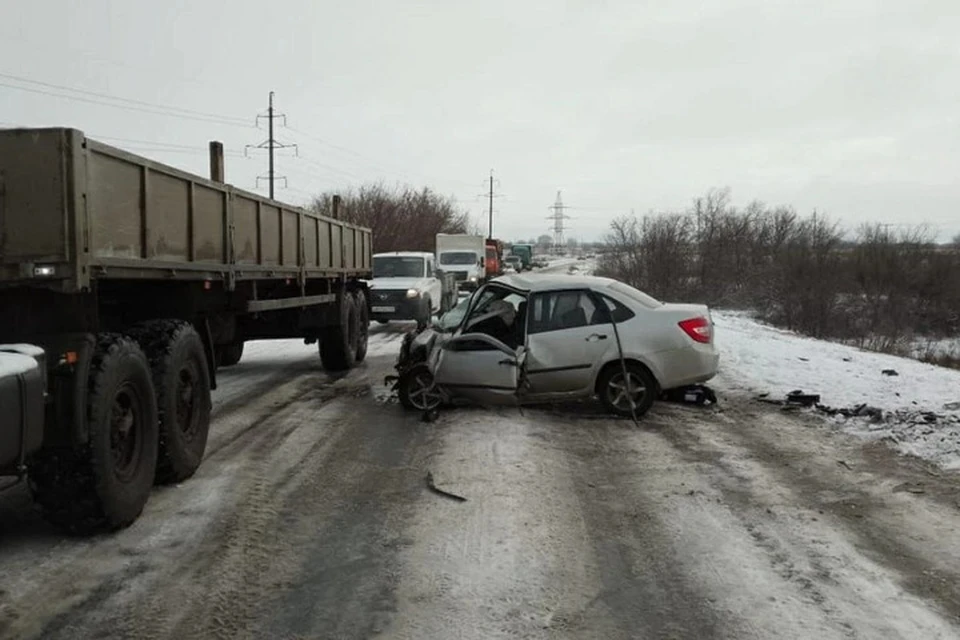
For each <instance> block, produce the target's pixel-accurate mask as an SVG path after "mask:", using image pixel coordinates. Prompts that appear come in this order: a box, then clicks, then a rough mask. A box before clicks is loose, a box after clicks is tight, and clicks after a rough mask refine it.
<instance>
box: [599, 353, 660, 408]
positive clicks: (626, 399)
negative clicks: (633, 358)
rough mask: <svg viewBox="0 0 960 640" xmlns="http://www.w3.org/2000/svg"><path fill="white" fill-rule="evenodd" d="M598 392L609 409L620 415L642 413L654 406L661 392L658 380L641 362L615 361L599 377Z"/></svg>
mask: <svg viewBox="0 0 960 640" xmlns="http://www.w3.org/2000/svg"><path fill="white" fill-rule="evenodd" d="M597 393H598V395H599V396H600V401H601V402H603V406H604V407H606V409H607V411H609V412H610V413H613V414H615V415H618V416H626V417H633V416H636V417H638V418H639V417H640V416H642V415H644V414H645V413H646V412H647V411H649V410H650V407H651V406H653V401H654V400H655V399H656V395H657V381H656V380H654V378H653V375H651V373H650V372H649V371H648V370H647V368H646V367H644V366H643V365H641V364H638V363H636V362H628V363H626V376H624V367H623V366H621V364H620V363H619V362H618V363H615V364H613V365H610V366H608V367H607V368H606V369H605V370H604V372H603V373H602V374H601V375H600V379H599V380H598V381H597Z"/></svg>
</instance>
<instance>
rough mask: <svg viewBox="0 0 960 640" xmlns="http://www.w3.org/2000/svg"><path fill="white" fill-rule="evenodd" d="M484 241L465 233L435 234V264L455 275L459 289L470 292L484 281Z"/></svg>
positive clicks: (485, 253)
mask: <svg viewBox="0 0 960 640" xmlns="http://www.w3.org/2000/svg"><path fill="white" fill-rule="evenodd" d="M486 255H487V249H486V241H485V239H484V237H483V236H475V235H469V234H465V233H456V234H454V233H438V234H437V264H438V265H439V267H440V269H442V270H443V271H448V272H452V273H454V274H455V277H456V280H457V283H458V284H459V285H460V288H461V289H464V290H467V291H472V290H474V289H476V288H477V287H478V286H480V285H481V284H483V282H484V281H485V280H486V275H487V274H486Z"/></svg>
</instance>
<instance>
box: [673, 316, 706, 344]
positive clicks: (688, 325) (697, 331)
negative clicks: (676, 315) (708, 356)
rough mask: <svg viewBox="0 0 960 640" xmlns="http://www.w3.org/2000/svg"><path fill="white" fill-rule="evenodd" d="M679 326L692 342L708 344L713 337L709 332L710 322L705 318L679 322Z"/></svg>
mask: <svg viewBox="0 0 960 640" xmlns="http://www.w3.org/2000/svg"><path fill="white" fill-rule="evenodd" d="M679 324H680V328H681V329H683V332H684V333H686V334H687V335H688V336H690V338H691V339H692V340H693V341H694V342H699V343H701V344H709V343H710V340H711V338H712V337H713V336H712V335H711V333H712V332H711V331H710V321H709V320H707V319H706V318H703V317H699V318H690V319H689V320H683V321H681V322H680V323H679Z"/></svg>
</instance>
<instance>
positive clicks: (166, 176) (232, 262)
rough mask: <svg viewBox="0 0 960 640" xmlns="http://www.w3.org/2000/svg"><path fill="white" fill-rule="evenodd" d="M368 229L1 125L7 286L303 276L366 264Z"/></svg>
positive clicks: (0, 197) (76, 136)
mask: <svg viewBox="0 0 960 640" xmlns="http://www.w3.org/2000/svg"><path fill="white" fill-rule="evenodd" d="M371 254H372V250H371V234H370V230H369V229H364V228H361V227H357V226H355V225H351V224H347V223H345V222H342V221H338V220H334V219H332V218H328V217H324V216H320V215H317V214H314V213H311V212H309V211H306V210H304V209H300V208H296V207H292V206H289V205H286V204H283V203H280V202H277V201H274V200H270V199H268V198H263V197H261V196H258V195H256V194H253V193H250V192H247V191H243V190H241V189H237V188H235V187H232V186H230V185H227V184H222V183H219V182H214V181H211V180H207V179H205V178H202V177H200V176H196V175H192V174H189V173H187V172H184V171H180V170H179V169H175V168H173V167H170V166H167V165H164V164H161V163H158V162H154V161H151V160H148V159H146V158H143V157H140V156H137V155H134V154H131V153H127V152H125V151H122V150H120V149H117V148H115V147H111V146H109V145H106V144H103V143H100V142H97V141H96V140H92V139H90V138H87V137H86V136H85V135H84V134H83V132H81V131H78V130H75V129H66V128H55V129H6V130H0V287H4V286H17V285H28V286H36V285H42V286H45V287H48V288H52V289H55V290H58V291H61V292H65V293H69V292H79V291H85V290H88V289H89V288H90V286H91V280H95V279H100V278H109V279H137V278H141V279H144V278H145V279H153V280H157V279H161V280H178V279H179V280H213V281H218V280H219V281H222V282H223V287H224V288H225V289H226V290H233V288H234V287H235V285H236V283H237V282H238V281H242V280H263V279H272V278H276V279H278V280H282V279H293V278H296V279H297V280H298V281H299V282H303V281H304V280H307V279H309V278H311V277H330V276H334V275H338V274H341V275H344V276H360V277H363V276H364V275H365V274H367V273H369V272H370V270H371Z"/></svg>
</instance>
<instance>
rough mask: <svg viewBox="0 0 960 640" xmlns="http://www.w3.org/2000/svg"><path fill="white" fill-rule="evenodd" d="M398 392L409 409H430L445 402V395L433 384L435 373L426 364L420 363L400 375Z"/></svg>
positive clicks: (403, 403) (401, 400) (401, 402)
mask: <svg viewBox="0 0 960 640" xmlns="http://www.w3.org/2000/svg"><path fill="white" fill-rule="evenodd" d="M397 393H398V394H399V396H400V404H401V405H403V406H404V407H405V408H407V409H414V410H416V411H430V410H431V409H436V408H437V407H439V406H440V405H441V404H442V403H443V396H442V395H441V394H440V392H439V390H437V388H436V386H435V385H434V384H433V374H432V373H430V369H429V367H427V365H426V364H418V365H415V366H413V367H411V368H410V369H408V370H407V371H406V372H404V374H403V375H401V376H400V382H399V387H398V388H397Z"/></svg>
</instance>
